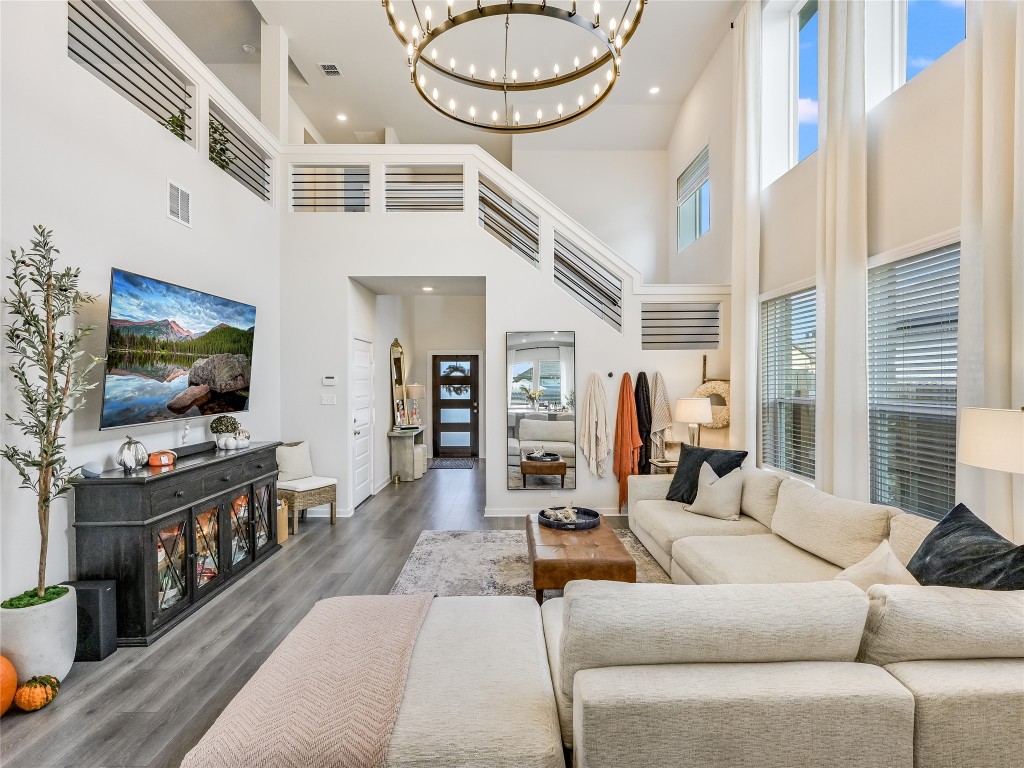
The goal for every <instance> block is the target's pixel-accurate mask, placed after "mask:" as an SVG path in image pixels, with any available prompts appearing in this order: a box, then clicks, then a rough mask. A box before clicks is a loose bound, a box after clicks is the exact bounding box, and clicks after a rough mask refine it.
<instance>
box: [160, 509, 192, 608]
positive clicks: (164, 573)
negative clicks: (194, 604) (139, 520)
mask: <svg viewBox="0 0 1024 768" xmlns="http://www.w3.org/2000/svg"><path fill="white" fill-rule="evenodd" d="M156 572H157V584H158V586H157V607H158V609H159V610H160V611H166V610H167V609H168V608H170V607H171V606H173V605H176V604H178V603H179V602H181V601H182V600H183V599H184V598H185V596H186V593H187V590H186V588H185V576H186V573H185V521H184V520H182V521H181V522H180V523H174V524H173V525H168V526H166V527H165V528H161V529H160V530H158V531H157V532H156Z"/></svg>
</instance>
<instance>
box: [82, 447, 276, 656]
mask: <svg viewBox="0 0 1024 768" xmlns="http://www.w3.org/2000/svg"><path fill="white" fill-rule="evenodd" d="M278 445H280V443H276V442H274V443H253V444H252V445H251V446H250V447H248V448H241V449H238V450H234V451H221V450H217V449H216V446H215V444H214V443H209V444H208V446H209V448H208V449H207V450H203V451H200V452H196V453H191V454H190V455H188V456H186V457H181V458H179V459H178V462H177V464H175V466H173V467H142V468H140V469H138V470H136V471H135V472H133V473H131V474H127V475H126V474H125V473H124V472H122V471H121V470H111V471H109V472H104V473H103V474H102V475H100V476H99V477H83V478H79V479H77V480H75V502H74V509H75V523H74V526H75V541H76V560H77V564H78V569H77V570H78V578H79V579H82V580H88V579H115V580H116V581H117V644H118V645H149V644H150V643H152V642H153V641H154V640H156V639H157V638H159V637H160V636H161V635H162V634H163V633H164V632H166V631H167V630H168V629H170V628H171V627H173V626H174V625H175V624H177V623H178V622H180V621H181V620H182V619H184V618H185V617H186V616H188V615H189V614H191V613H193V612H194V611H195V610H197V609H198V608H199V607H200V605H202V604H203V603H204V602H205V601H207V600H208V599H209V598H210V597H212V596H213V595H215V594H216V593H217V592H219V591H220V590H221V589H223V588H224V587H225V586H227V585H228V584H230V583H231V582H232V581H234V580H235V579H236V578H238V577H239V576H241V575H242V574H244V573H245V572H246V571H247V569H249V568H250V567H252V566H254V565H256V564H257V563H259V562H261V561H262V560H264V559H265V558H266V557H267V556H269V555H271V554H273V553H274V552H275V551H277V550H278V549H280V548H281V545H280V544H278V543H277V458H276V453H275V449H276V448H277V446H278ZM197 447H198V446H197Z"/></svg>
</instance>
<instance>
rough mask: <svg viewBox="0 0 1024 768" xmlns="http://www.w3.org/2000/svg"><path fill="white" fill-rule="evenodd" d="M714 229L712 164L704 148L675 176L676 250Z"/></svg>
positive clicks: (680, 249)
mask: <svg viewBox="0 0 1024 768" xmlns="http://www.w3.org/2000/svg"><path fill="white" fill-rule="evenodd" d="M710 229H711V163H710V155H709V153H708V148H707V147H704V149H702V150H701V151H700V153H699V154H698V155H697V157H695V158H694V160H693V162H692V163H690V164H689V165H688V166H687V167H686V170H685V171H683V172H682V174H681V175H680V176H679V178H678V179H676V250H677V251H682V250H683V249H684V248H686V246H688V245H689V244H690V243H692V242H693V241H694V240H696V239H697V238H698V237H700V236H701V235H704V234H706V233H707V232H708V231H709V230H710Z"/></svg>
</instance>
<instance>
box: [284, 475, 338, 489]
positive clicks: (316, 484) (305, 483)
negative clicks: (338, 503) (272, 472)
mask: <svg viewBox="0 0 1024 768" xmlns="http://www.w3.org/2000/svg"><path fill="white" fill-rule="evenodd" d="M337 484H338V481H337V479H335V478H333V477H317V476H316V475H313V476H311V477H300V478H299V479H298V480H285V481H284V482H281V481H280V480H278V481H277V489H278V490H279V491H294V492H296V493H301V492H302V491H312V490H315V489H317V488H326V487H327V486H329V485H337Z"/></svg>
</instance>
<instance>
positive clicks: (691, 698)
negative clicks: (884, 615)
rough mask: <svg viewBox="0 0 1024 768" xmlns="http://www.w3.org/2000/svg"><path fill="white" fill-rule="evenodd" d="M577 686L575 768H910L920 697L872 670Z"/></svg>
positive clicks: (669, 668)
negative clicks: (915, 718)
mask: <svg viewBox="0 0 1024 768" xmlns="http://www.w3.org/2000/svg"><path fill="white" fill-rule="evenodd" d="M575 686H576V687H575V691H574V692H573V697H574V699H576V700H577V704H576V710H575V713H574V716H575V717H574V724H573V725H574V730H575V737H574V741H575V750H574V754H573V760H574V765H575V766H576V767H577V768H652V766H658V767H660V766H672V767H673V768H739V767H741V766H742V767H743V768H779V767H780V766H785V767H786V768H795V766H801V767H802V768H824V767H826V766H827V767H828V768H839V767H840V766H842V767H843V768H845V767H847V766H856V767H857V768H910V766H911V765H912V764H913V755H912V750H913V734H914V698H913V696H911V694H910V693H909V692H908V691H907V690H906V689H905V688H904V687H903V686H901V685H900V684H899V683H898V682H896V680H894V679H893V678H892V677H891V676H890V675H888V674H886V672H885V671H883V670H881V669H877V668H872V667H870V666H867V665H864V664H852V663H850V662H786V663H782V664H668V665H662V666H659V667H651V666H647V667H616V668H614V669H588V670H583V671H582V672H580V673H579V674H578V675H576V680H575ZM937 765H938V764H936V763H933V764H932V765H931V766H929V768H932V766H937Z"/></svg>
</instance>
